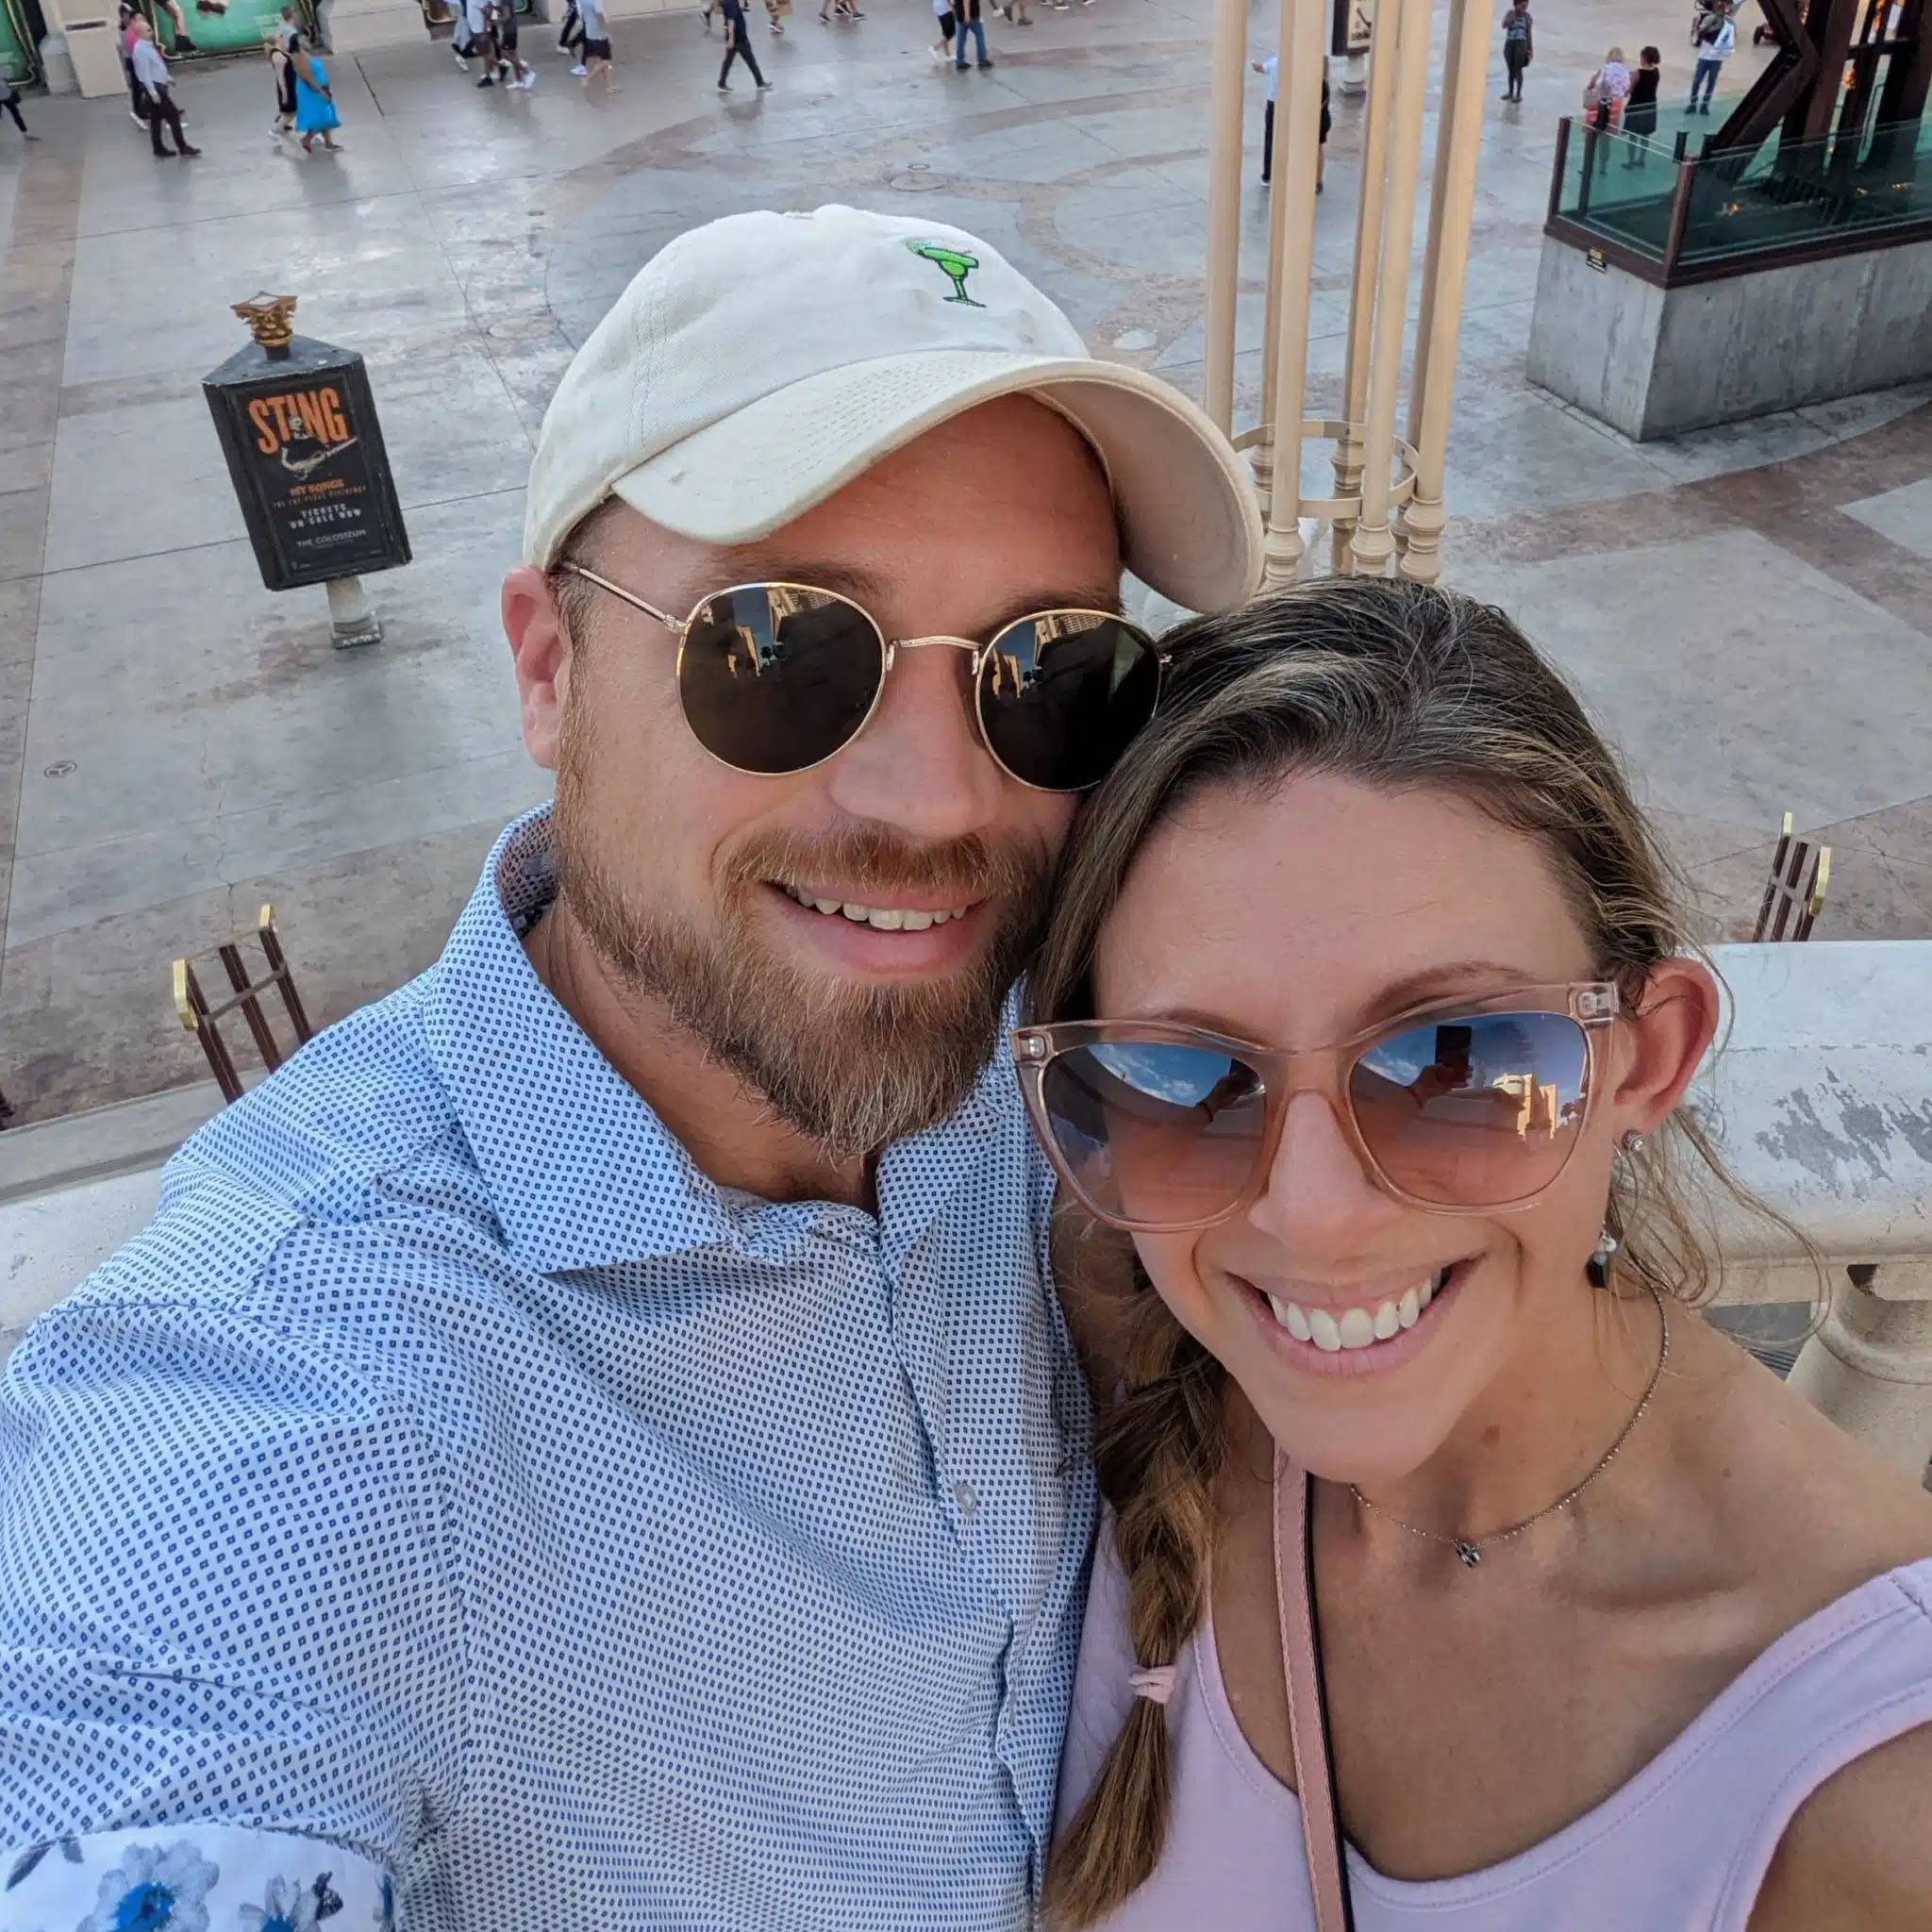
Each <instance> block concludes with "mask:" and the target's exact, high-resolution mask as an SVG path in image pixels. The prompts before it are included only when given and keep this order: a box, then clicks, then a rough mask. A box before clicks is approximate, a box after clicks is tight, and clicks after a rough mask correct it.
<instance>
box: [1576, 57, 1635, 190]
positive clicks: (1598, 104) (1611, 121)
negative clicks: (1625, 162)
mask: <svg viewBox="0 0 1932 1932" xmlns="http://www.w3.org/2000/svg"><path fill="white" fill-rule="evenodd" d="M1629 92H1630V70H1629V68H1627V67H1626V66H1624V50H1623V48H1622V47H1612V48H1611V49H1610V51H1609V52H1608V53H1607V54H1606V55H1605V56H1604V64H1603V65H1602V66H1601V67H1599V68H1598V69H1597V71H1596V72H1595V73H1594V74H1592V75H1591V76H1590V78H1589V79H1588V80H1587V81H1585V82H1584V84H1583V111H1584V114H1585V116H1586V117H1587V120H1588V125H1589V127H1590V130H1591V133H1592V134H1593V135H1595V137H1596V139H1595V140H1594V141H1593V142H1591V143H1590V146H1591V148H1593V149H1594V150H1595V154H1594V157H1593V164H1594V166H1595V168H1596V170H1597V172H1598V173H1599V174H1601V173H1602V172H1603V171H1604V169H1606V168H1607V167H1608V166H1609V164H1610V144H1609V141H1608V139H1607V137H1608V136H1609V135H1610V134H1612V133H1614V132H1615V130H1616V127H1617V124H1618V123H1619V122H1620V121H1621V120H1622V119H1623V115H1624V100H1625V99H1626V98H1627V97H1628V95H1629ZM1584 165H1585V166H1586V167H1589V166H1591V165H1592V157H1591V155H1590V154H1589V153H1588V152H1586V155H1585V159H1584Z"/></svg>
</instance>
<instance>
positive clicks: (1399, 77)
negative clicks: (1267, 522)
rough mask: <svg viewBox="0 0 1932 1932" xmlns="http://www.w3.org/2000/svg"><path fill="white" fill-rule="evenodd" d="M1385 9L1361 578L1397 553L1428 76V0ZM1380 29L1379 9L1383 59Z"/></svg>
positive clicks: (1358, 552)
mask: <svg viewBox="0 0 1932 1932" xmlns="http://www.w3.org/2000/svg"><path fill="white" fill-rule="evenodd" d="M1383 7H1385V8H1388V10H1389V12H1390V13H1391V14H1392V15H1393V17H1394V18H1393V25H1394V26H1395V92H1394V100H1393V102H1392V103H1391V112H1392V113H1393V115H1394V122H1393V125H1391V128H1390V130H1389V188H1388V195H1387V199H1386V202H1385V205H1384V208H1383V213H1382V256H1381V262H1380V265H1379V268H1378V270H1377V273H1376V278H1375V328H1374V361H1373V362H1372V363H1371V365H1370V369H1369V411H1368V431H1367V434H1366V436H1365V437H1364V438H1363V442H1362V515H1361V522H1360V523H1359V524H1357V525H1356V529H1355V535H1354V538H1353V540H1352V542H1351V549H1352V551H1353V553H1354V559H1355V569H1356V574H1357V575H1358V576H1372V577H1373V576H1380V575H1382V574H1383V572H1384V570H1385V568H1386V566H1387V564H1388V562H1389V559H1390V558H1391V557H1392V556H1394V554H1395V536H1394V533H1393V532H1392V531H1391V529H1390V527H1389V472H1390V467H1391V459H1392V458H1393V456H1394V453H1395V392H1396V383H1397V379H1398V376H1399V374H1400V371H1401V366H1402V325H1403V323H1404V322H1405V321H1406V320H1407V308H1408V264H1409V258H1410V256H1411V255H1412V254H1413V253H1414V245H1413V244H1414V228H1415V177H1416V171H1417V168H1418V167H1419V166H1420V164H1421V161H1422V147H1423V99H1424V92H1425V90H1426V86H1427V81H1428V73H1429V0H1393V4H1391V0H1383ZM1375 25H1376V39H1377V42H1378V45H1377V48H1376V58H1378V59H1379V58H1381V49H1380V46H1379V41H1380V37H1381V36H1380V29H1381V25H1382V23H1381V19H1380V9H1378V14H1377V19H1376V23H1375Z"/></svg>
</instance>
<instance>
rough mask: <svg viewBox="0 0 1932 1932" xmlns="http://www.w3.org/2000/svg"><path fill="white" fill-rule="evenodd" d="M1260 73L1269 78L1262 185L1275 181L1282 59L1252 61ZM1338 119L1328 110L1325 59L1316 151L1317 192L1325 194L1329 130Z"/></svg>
mask: <svg viewBox="0 0 1932 1932" xmlns="http://www.w3.org/2000/svg"><path fill="white" fill-rule="evenodd" d="M1249 65H1250V66H1252V67H1253V68H1254V70H1255V72H1256V73H1257V74H1265V75H1267V76H1268V105H1267V106H1266V107H1265V108H1263V109H1262V110H1261V186H1262V187H1263V188H1266V187H1267V186H1268V185H1269V183H1270V182H1271V181H1273V179H1274V95H1275V92H1276V89H1277V88H1278V86H1279V85H1280V80H1281V57H1280V56H1279V55H1278V54H1271V55H1269V57H1268V58H1267V59H1265V60H1254V61H1250V62H1249ZM1334 125H1335V117H1334V115H1333V114H1332V113H1330V112H1329V108H1328V57H1327V55H1325V54H1324V55H1323V56H1322V123H1321V126H1320V127H1319V129H1318V130H1317V134H1318V141H1317V145H1316V148H1315V192H1316V193H1317V194H1320V193H1321V192H1322V176H1323V175H1324V174H1325V173H1326V172H1327V167H1328V130H1329V129H1330V128H1331V127H1333V126H1334Z"/></svg>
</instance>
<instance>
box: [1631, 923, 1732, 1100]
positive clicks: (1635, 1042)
mask: <svg viewBox="0 0 1932 1932" xmlns="http://www.w3.org/2000/svg"><path fill="white" fill-rule="evenodd" d="M1721 1010H1722V1008H1721V1002H1720V998H1719V994H1718V987H1717V978H1716V975H1715V974H1712V972H1711V970H1710V969H1709V967H1707V966H1706V965H1705V964H1704V963H1703V962H1702V961H1701V960H1698V959H1684V958H1671V959H1664V960H1661V961H1660V962H1659V963H1658V964H1657V965H1656V966H1654V967H1652V968H1651V970H1650V972H1649V974H1648V975H1647V976H1646V978H1645V980H1644V985H1643V990H1642V991H1641V993H1640V994H1638V996H1637V998H1636V999H1635V1000H1634V1001H1633V1002H1631V1003H1630V1005H1629V1007H1627V1008H1626V1009H1625V1012H1624V1020H1623V1024H1621V1025H1620V1026H1619V1028H1618V1032H1619V1034H1620V1036H1621V1038H1622V1040H1623V1042H1624V1051H1623V1053H1622V1055H1621V1056H1620V1058H1619V1060H1618V1063H1617V1074H1616V1085H1615V1088H1614V1090H1613V1091H1612V1092H1611V1094H1610V1096H1609V1097H1610V1111H1611V1114H1612V1116H1613V1119H1612V1131H1613V1133H1614V1134H1616V1135H1618V1136H1621V1135H1623V1134H1624V1133H1625V1132H1627V1131H1628V1130H1629V1129H1631V1128H1632V1127H1635V1128H1636V1129H1637V1130H1638V1131H1639V1132H1640V1133H1645V1134H1648V1133H1650V1132H1652V1131H1653V1130H1654V1129H1655V1128H1656V1126H1657V1124H1658V1123H1659V1122H1660V1121H1661V1120H1662V1119H1663V1118H1664V1116H1665V1115H1666V1114H1668V1113H1669V1112H1670V1110H1671V1109H1672V1108H1674V1107H1675V1106H1676V1104H1677V1103H1678V1101H1679V1100H1681V1099H1682V1098H1683V1097H1684V1090H1685V1088H1687V1087H1688V1086H1690V1084H1691V1075H1692V1074H1695V1073H1696V1071H1697V1069H1698V1066H1699V1065H1700V1063H1701V1062H1702V1061H1703V1058H1704V1056H1705V1054H1706V1053H1707V1052H1708V1051H1709V1048H1710V1042H1711V1041H1712V1040H1713V1039H1714V1038H1715V1037H1716V1034H1717V1027H1718V1018H1719V1015H1720V1012H1721Z"/></svg>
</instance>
